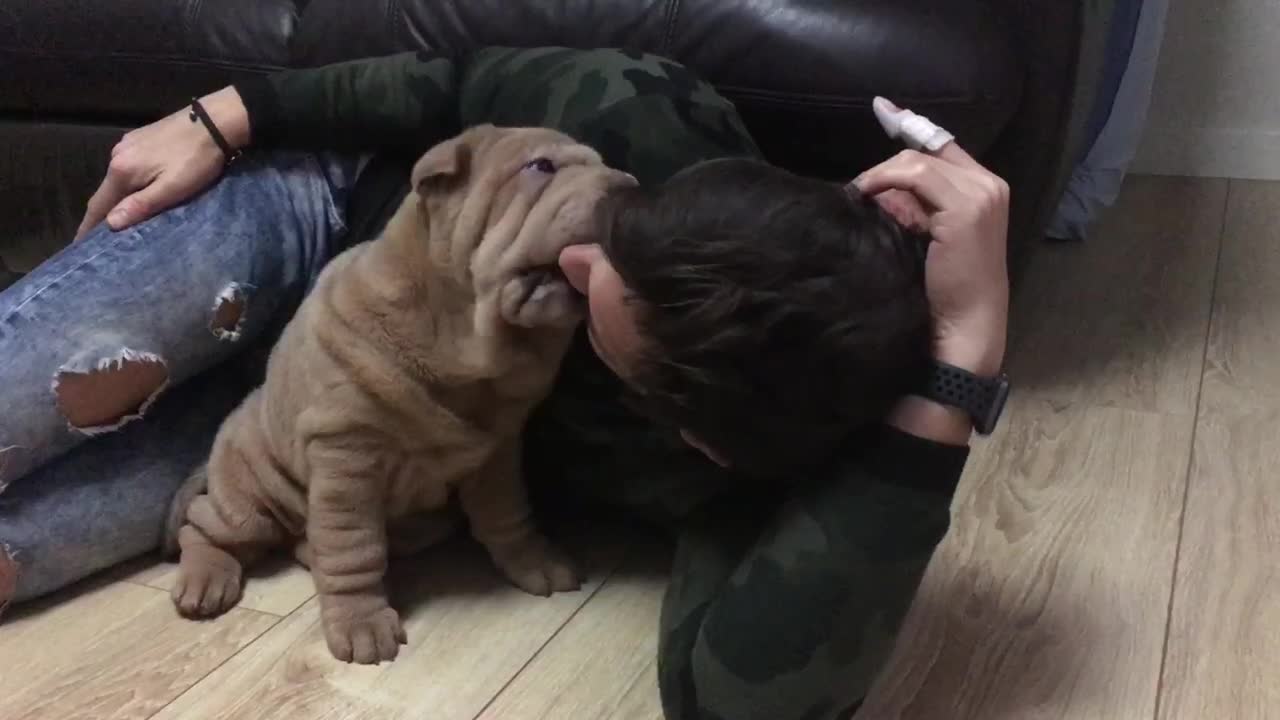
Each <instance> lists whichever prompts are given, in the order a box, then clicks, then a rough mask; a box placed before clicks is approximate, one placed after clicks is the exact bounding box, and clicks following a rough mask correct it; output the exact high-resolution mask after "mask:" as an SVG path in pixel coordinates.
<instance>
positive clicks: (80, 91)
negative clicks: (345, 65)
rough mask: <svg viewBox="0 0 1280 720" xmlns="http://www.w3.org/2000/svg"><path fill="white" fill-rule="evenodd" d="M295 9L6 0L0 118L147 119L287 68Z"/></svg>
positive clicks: (169, 1)
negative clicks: (192, 99) (239, 80)
mask: <svg viewBox="0 0 1280 720" xmlns="http://www.w3.org/2000/svg"><path fill="white" fill-rule="evenodd" d="M297 22H298V8H297V6H296V3H294V2H293V0H217V2H199V1H198V0H191V1H187V2H179V1H178V0H109V1H107V0H4V2H3V4H2V5H0V68H3V70H2V71H0V112H3V113H6V114H10V113H13V114H20V115H35V116H37V117H40V118H75V119H83V117H84V116H88V117H90V118H94V119H100V120H104V121H115V122H120V121H128V120H141V119H147V118H154V117H156V116H158V115H160V114H163V113H168V112H172V111H173V110H175V109H177V107H178V106H180V105H181V104H182V103H184V102H185V101H187V100H189V99H190V97H191V96H192V95H194V94H199V93H203V92H206V91H208V90H211V89H215V88H218V87H221V86H223V85H226V84H227V83H228V82H229V81H230V80H232V79H234V78H237V77H242V76H243V75H244V74H246V73H261V72H268V71H271V70H275V69H278V68H281V67H286V66H287V65H288V64H289V40H290V38H291V37H292V36H293V34H294V30H295V29H296V27H297Z"/></svg>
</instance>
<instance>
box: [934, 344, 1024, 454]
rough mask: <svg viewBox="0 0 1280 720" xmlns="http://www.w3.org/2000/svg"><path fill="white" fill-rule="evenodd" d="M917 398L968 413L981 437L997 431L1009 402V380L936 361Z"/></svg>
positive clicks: (1005, 376)
mask: <svg viewBox="0 0 1280 720" xmlns="http://www.w3.org/2000/svg"><path fill="white" fill-rule="evenodd" d="M918 394H919V395H920V396H921V397H925V398H928V399H929V400H933V401H934V402H939V403H942V404H943V405H950V406H951V407H955V408H959V409H961V410H963V411H965V412H966V413H967V414H968V415H969V417H970V418H972V419H973V429H974V430H977V431H978V433H979V434H981V435H990V434H991V432H992V431H993V430H995V429H996V423H997V422H999V420H1000V415H1001V414H1002V413H1003V412H1004V405H1005V402H1006V401H1007V400H1008V399H1009V377H1008V376H1007V375H1005V374H1004V373H1001V374H999V375H997V376H995V377H991V378H985V377H980V376H978V375H975V374H973V373H971V372H969V371H968V370H962V369H960V368H958V367H956V366H954V365H948V364H947V363H944V362H939V361H937V360H935V361H933V364H932V367H931V368H930V371H929V375H928V378H927V380H926V382H925V383H924V386H923V387H922V388H920V390H919V392H918Z"/></svg>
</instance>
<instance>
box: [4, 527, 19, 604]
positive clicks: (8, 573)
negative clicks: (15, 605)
mask: <svg viewBox="0 0 1280 720" xmlns="http://www.w3.org/2000/svg"><path fill="white" fill-rule="evenodd" d="M20 570H21V568H20V567H19V565H18V558H17V556H16V554H15V553H14V552H13V550H12V549H11V548H10V547H9V546H8V545H7V544H5V543H3V542H0V613H3V612H4V609H5V608H7V607H9V601H10V600H12V599H13V595H14V593H16V592H17V591H18V572H19V571H20Z"/></svg>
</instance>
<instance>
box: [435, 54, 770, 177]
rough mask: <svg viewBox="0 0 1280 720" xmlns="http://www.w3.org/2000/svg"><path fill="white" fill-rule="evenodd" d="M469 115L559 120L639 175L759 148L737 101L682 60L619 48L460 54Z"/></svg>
mask: <svg viewBox="0 0 1280 720" xmlns="http://www.w3.org/2000/svg"><path fill="white" fill-rule="evenodd" d="M459 95H460V111H461V120H462V123H463V125H472V124H477V123H481V122H492V123H494V124H497V125H509V126H514V125H539V126H545V127H554V128H557V129H560V130H562V131H564V132H566V133H569V134H570V135H573V136H575V137H576V138H577V139H578V140H581V141H582V142H585V143H587V144H589V145H592V146H594V147H596V148H597V149H598V150H600V152H601V153H602V154H603V155H604V156H605V159H606V161H607V162H609V163H610V164H611V165H614V166H616V167H621V168H624V169H626V170H628V171H630V172H632V173H633V174H635V175H636V176H637V177H639V178H640V180H641V182H654V181H660V180H663V179H665V178H666V177H667V176H668V175H670V174H671V173H672V172H675V171H677V170H679V169H681V168H683V167H686V166H688V165H690V164H692V163H694V162H697V161H699V160H704V159H708V158H712V157H724V156H727V155H752V156H757V155H758V154H759V151H758V149H757V148H756V145H755V143H754V141H752V139H751V136H750V134H749V133H748V132H747V129H746V126H745V125H744V124H743V123H742V121H741V119H740V118H739V116H738V113H737V110H736V108H735V107H734V105H733V103H732V102H730V101H729V100H728V99H727V98H725V97H724V96H723V95H721V94H720V93H719V92H718V91H717V90H716V89H715V87H714V86H713V85H712V84H711V83H710V82H708V81H706V80H704V79H703V78H700V77H698V76H697V75H696V74H695V73H694V72H692V71H691V70H689V69H688V68H686V67H685V66H684V65H681V64H680V63H678V62H676V61H674V60H671V59H669V58H665V57H662V56H660V55H655V54H652V53H644V52H635V51H630V50H625V49H619V48H595V49H576V48H567V47H540V48H509V47H494V48H486V49H483V50H480V51H477V52H475V53H473V54H472V55H470V56H469V57H468V58H467V59H466V60H465V61H464V62H463V70H462V80H461V83H460V90H459Z"/></svg>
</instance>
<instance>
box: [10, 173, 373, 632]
mask: <svg viewBox="0 0 1280 720" xmlns="http://www.w3.org/2000/svg"><path fill="white" fill-rule="evenodd" d="M360 165H361V163H360V160H359V159H358V158H354V157H345V156H341V157H340V156H317V155H306V154H287V153H272V154H267V155H262V156H250V157H246V158H245V159H244V161H243V162H242V163H240V164H238V165H236V166H235V167H233V168H232V169H231V170H230V171H229V172H228V173H227V175H226V176H225V177H224V178H223V179H222V180H221V181H220V182H218V183H217V184H216V185H214V186H213V187H211V188H210V189H209V190H208V191H206V192H205V193H203V194H202V195H200V196H198V197H196V198H194V199H193V200H191V201H190V202H188V203H186V204H185V205H182V206H180V207H177V208H174V209H172V210H169V211H168V212H165V213H161V214H160V215H158V216H156V217H154V218H152V219H151V220H148V221H146V222H143V223H141V224H139V225H137V226H135V227H133V228H129V229H127V230H124V231H121V232H112V231H111V230H110V229H108V228H107V227H105V226H99V227H98V228H95V229H94V230H93V231H92V232H90V233H89V234H88V235H86V236H85V237H84V238H83V239H82V240H81V241H80V242H77V243H75V244H73V245H70V246H69V247H67V248H66V249H64V250H63V251H62V252H60V253H59V254H57V255H56V256H54V257H53V258H51V259H49V260H48V261H47V262H45V263H44V264H43V265H41V266H40V267H39V268H37V269H36V270H35V271H34V272H32V273H30V274H28V275H27V276H26V277H24V278H22V279H21V280H20V281H18V282H17V283H16V284H15V285H13V286H11V287H9V288H8V289H6V290H4V291H3V292H0V409H2V410H3V412H0V608H3V606H4V605H5V604H6V603H7V602H9V601H15V600H23V599H27V598H30V597H34V596H36V595H40V594H44V593H47V592H50V591H52V590H55V589H57V588H59V587H61V586H63V585H66V584H68V583H70V582H73V581H75V580H78V579H80V578H82V577H85V576H86V575H88V574H90V573H93V572H95V571H97V570H100V569H103V568H106V567H109V566H111V565H114V564H116V563H118V562H120V561H123V560H126V559H128V558H130V557H133V556H136V555H139V554H141V553H144V552H146V551H148V550H150V549H152V548H154V547H156V545H157V544H158V542H159V539H160V534H161V530H162V523H163V519H164V517H165V513H166V510H167V505H168V502H169V500H170V498H171V497H172V495H173V493H174V491H175V489H176V488H177V487H178V485H179V484H180V483H181V482H182V480H183V479H184V478H185V477H186V475H187V473H188V472H189V471H190V470H191V469H192V468H194V467H195V466H196V465H198V464H199V463H200V462H202V461H203V460H204V459H205V457H206V456H207V453H208V450H209V447H210V445H211V443H212V440H213V436H214V433H215V432H216V431H217V428H218V426H219V424H220V423H221V421H222V419H223V418H224V417H225V416H226V414H227V413H228V412H230V410H231V409H233V408H234V407H235V405H236V404H237V403H238V402H239V401H240V400H241V398H242V397H243V395H244V394H245V393H246V392H247V390H248V389H249V388H250V387H252V385H253V383H254V382H255V379H254V378H255V373H253V372H248V373H244V372H241V370H242V368H241V367H239V366H238V365H237V364H236V363H227V361H228V360H229V359H231V358H235V357H238V358H241V359H242V360H243V361H244V362H249V361H252V360H253V359H255V358H259V359H260V358H262V357H263V356H264V355H265V351H266V350H268V349H269V348H270V345H271V343H272V342H273V341H274V337H275V335H276V334H277V333H278V332H279V330H280V329H281V328H283V325H284V323H286V322H287V321H288V318H289V317H290V316H291V315H292V314H293V311H294V310H295V309H296V307H297V306H298V304H299V303H300V302H301V300H302V298H303V296H304V295H305V294H306V292H307V290H308V288H309V287H310V285H311V283H312V282H313V281H314V279H315V278H316V276H317V274H318V273H319V272H320V270H321V268H323V267H324V265H325V263H326V262H328V261H329V259H330V258H331V256H332V255H333V254H334V253H335V252H336V251H337V250H338V249H339V247H338V243H339V242H340V240H341V238H342V236H343V233H344V231H345V225H344V218H343V211H342V208H343V207H344V201H345V197H346V195H347V193H348V192H349V191H350V189H351V187H352V185H353V184H354V182H355V178H356V176H357V174H358V171H359V167H360ZM247 350H252V351H256V352H251V353H247V354H246V352H245V351H247ZM6 586H7V587H6Z"/></svg>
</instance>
